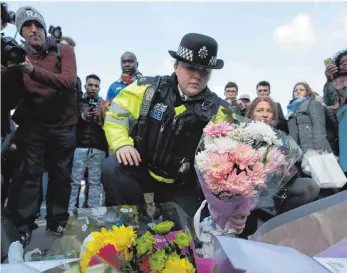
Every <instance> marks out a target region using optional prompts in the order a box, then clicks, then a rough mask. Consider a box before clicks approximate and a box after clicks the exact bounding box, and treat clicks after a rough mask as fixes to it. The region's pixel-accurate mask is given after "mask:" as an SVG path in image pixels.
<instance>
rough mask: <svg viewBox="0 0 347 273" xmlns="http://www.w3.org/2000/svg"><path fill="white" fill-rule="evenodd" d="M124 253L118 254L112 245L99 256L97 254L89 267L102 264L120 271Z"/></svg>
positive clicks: (101, 250) (99, 253)
mask: <svg viewBox="0 0 347 273" xmlns="http://www.w3.org/2000/svg"><path fill="white" fill-rule="evenodd" d="M122 254H123V253H120V252H117V251H116V249H115V247H114V246H113V245H111V244H108V245H107V246H105V247H103V248H102V249H100V251H99V252H98V254H96V255H95V256H94V257H93V258H92V259H91V260H90V262H89V266H93V265H97V264H100V263H103V262H104V263H107V264H109V265H111V266H112V267H113V268H115V269H117V270H119V269H120V266H121V261H122V259H121V256H122Z"/></svg>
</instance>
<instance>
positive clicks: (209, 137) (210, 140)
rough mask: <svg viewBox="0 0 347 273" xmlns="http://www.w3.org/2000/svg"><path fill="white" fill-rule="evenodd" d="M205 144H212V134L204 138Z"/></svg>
mask: <svg viewBox="0 0 347 273" xmlns="http://www.w3.org/2000/svg"><path fill="white" fill-rule="evenodd" d="M204 141H205V145H208V144H213V143H214V137H212V136H206V137H205V139H204Z"/></svg>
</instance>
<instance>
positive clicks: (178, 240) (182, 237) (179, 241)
mask: <svg viewBox="0 0 347 273" xmlns="http://www.w3.org/2000/svg"><path fill="white" fill-rule="evenodd" d="M192 240H193V239H192V236H190V234H188V233H187V232H185V231H180V232H178V233H177V234H176V236H175V238H174V240H173V242H174V243H175V244H176V245H177V246H178V247H179V248H181V249H182V248H186V247H188V246H189V244H190V242H191V241H192Z"/></svg>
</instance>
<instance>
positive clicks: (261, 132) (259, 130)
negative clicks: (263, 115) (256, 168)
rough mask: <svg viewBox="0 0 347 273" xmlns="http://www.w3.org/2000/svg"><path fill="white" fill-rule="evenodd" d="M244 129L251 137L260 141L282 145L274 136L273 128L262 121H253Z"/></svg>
mask: <svg viewBox="0 0 347 273" xmlns="http://www.w3.org/2000/svg"><path fill="white" fill-rule="evenodd" d="M246 130H247V131H248V132H249V133H250V134H251V135H252V137H253V138H254V139H255V140H256V141H258V142H260V141H265V142H266V143H268V144H269V145H276V146H282V145H283V143H282V141H281V140H279V139H278V138H277V136H276V133H275V131H274V130H272V128H271V126H270V125H267V124H265V123H263V122H259V121H254V122H251V123H249V124H248V126H247V127H246Z"/></svg>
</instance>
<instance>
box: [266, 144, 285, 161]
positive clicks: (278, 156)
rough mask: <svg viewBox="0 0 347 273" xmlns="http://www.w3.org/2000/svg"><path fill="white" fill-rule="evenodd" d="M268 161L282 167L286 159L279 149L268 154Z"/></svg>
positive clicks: (274, 149)
mask: <svg viewBox="0 0 347 273" xmlns="http://www.w3.org/2000/svg"><path fill="white" fill-rule="evenodd" d="M267 161H269V162H271V161H274V162H276V163H278V164H279V165H282V164H283V162H284V161H285V157H284V155H283V154H282V153H281V151H280V150H279V149H277V148H273V149H271V150H270V151H269V153H268V154H267Z"/></svg>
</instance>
